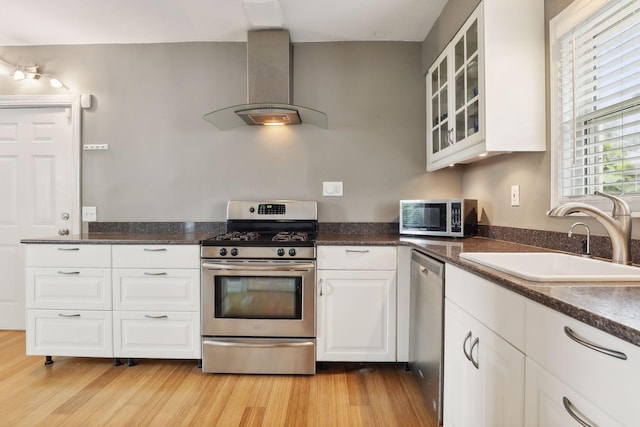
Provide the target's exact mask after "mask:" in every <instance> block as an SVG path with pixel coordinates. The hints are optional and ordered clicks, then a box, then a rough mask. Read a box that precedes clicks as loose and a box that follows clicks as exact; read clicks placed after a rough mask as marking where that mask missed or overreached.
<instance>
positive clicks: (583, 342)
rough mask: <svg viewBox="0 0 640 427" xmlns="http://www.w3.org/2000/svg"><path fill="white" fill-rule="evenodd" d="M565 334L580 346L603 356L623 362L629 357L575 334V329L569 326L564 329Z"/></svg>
mask: <svg viewBox="0 0 640 427" xmlns="http://www.w3.org/2000/svg"><path fill="white" fill-rule="evenodd" d="M564 333H565V334H566V335H567V336H568V337H569V338H571V339H572V340H573V341H575V342H577V343H578V344H581V345H583V346H585V347H587V348H590V349H591V350H595V351H598V352H600V353H602V354H606V355H607V356H611V357H615V358H617V359H622V360H627V355H626V354H624V353H623V352H621V351H617V350H611V349H609V348H605V347H602V346H600V345H598V344H596V343H594V342H591V341H589V340H588V339H586V338H583V337H581V336H580V335H578V334H576V333H575V332H573V329H571V328H570V327H568V326H565V327H564Z"/></svg>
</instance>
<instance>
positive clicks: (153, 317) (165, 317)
mask: <svg viewBox="0 0 640 427" xmlns="http://www.w3.org/2000/svg"><path fill="white" fill-rule="evenodd" d="M144 317H145V318H147V319H168V318H169V316H167V315H166V314H161V315H160V316H152V315H150V314H145V315H144Z"/></svg>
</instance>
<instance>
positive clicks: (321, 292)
mask: <svg viewBox="0 0 640 427" xmlns="http://www.w3.org/2000/svg"><path fill="white" fill-rule="evenodd" d="M323 280H324V279H320V283H319V285H320V296H322V293H323V292H322V281H323Z"/></svg>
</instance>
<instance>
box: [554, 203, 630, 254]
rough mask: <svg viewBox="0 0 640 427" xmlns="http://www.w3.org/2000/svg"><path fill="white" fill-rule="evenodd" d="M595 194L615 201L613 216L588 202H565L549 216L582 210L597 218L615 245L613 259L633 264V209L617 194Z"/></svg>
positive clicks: (613, 245) (564, 214)
mask: <svg viewBox="0 0 640 427" xmlns="http://www.w3.org/2000/svg"><path fill="white" fill-rule="evenodd" d="M594 194H596V195H598V196H602V197H606V198H607V199H609V200H611V201H612V202H613V209H612V210H611V216H609V215H607V214H606V213H605V212H603V211H602V210H600V209H598V208H596V207H594V206H591V205H587V204H586V203H578V202H572V203H565V204H564V205H560V206H557V207H555V208H553V209H551V210H550V211H549V212H548V213H547V215H549V216H566V215H569V214H572V213H576V212H581V213H584V214H587V215H589V216H591V217H593V218H595V219H596V220H597V221H598V222H599V223H600V224H602V226H603V227H604V228H605V230H607V233H608V234H609V237H610V238H611V245H612V247H613V256H612V261H613V262H615V263H618V264H631V209H630V208H629V205H628V204H627V202H625V201H624V200H623V199H622V198H620V197H617V196H612V195H610V194H604V193H601V192H599V191H596V192H595V193H594Z"/></svg>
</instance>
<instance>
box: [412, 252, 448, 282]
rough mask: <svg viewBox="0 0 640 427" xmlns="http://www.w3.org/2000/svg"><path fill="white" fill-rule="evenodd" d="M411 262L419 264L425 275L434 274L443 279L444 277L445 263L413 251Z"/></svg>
mask: <svg viewBox="0 0 640 427" xmlns="http://www.w3.org/2000/svg"><path fill="white" fill-rule="evenodd" d="M411 260H412V261H414V262H416V263H418V264H419V265H420V266H421V267H422V268H421V270H420V271H421V272H422V273H424V274H429V273H433V274H435V275H436V276H438V277H440V278H442V277H443V276H444V263H443V262H440V261H438V260H436V259H435V258H431V257H430V256H427V255H425V254H423V253H422V252H418V251H412V254H411Z"/></svg>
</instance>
